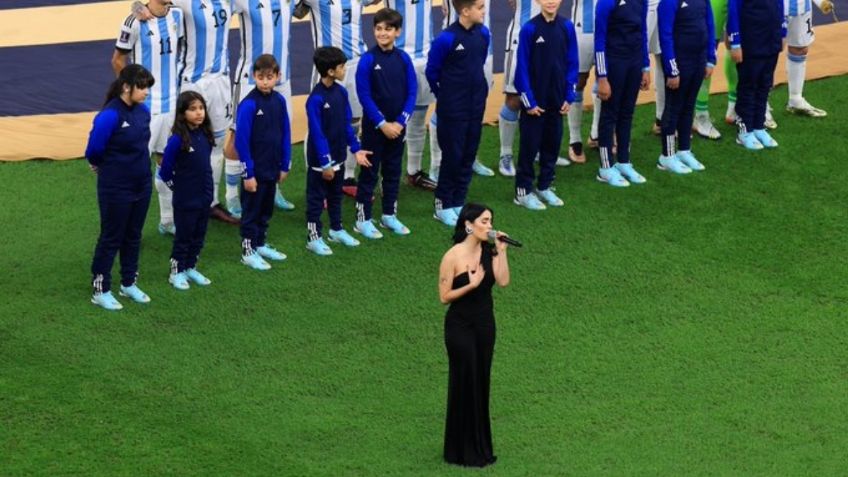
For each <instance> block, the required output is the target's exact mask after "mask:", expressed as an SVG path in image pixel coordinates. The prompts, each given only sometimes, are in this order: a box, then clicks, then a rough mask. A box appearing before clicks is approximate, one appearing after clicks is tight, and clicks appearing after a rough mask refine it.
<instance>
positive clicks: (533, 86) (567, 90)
mask: <svg viewBox="0 0 848 477" xmlns="http://www.w3.org/2000/svg"><path fill="white" fill-rule="evenodd" d="M536 1H537V2H538V3H539V5H541V7H542V8H541V13H540V14H539V15H536V16H535V17H533V18H532V19H531V20H530V21H528V22H527V23H525V24H524V26H523V27H521V33H520V34H519V40H518V64H517V65H516V69H515V89H516V91H517V92H518V94H519V96H520V98H521V103H522V107H523V111H522V113H521V117H520V119H519V127H520V128H521V136H520V138H521V139H520V145H519V152H518V171H517V173H516V175H515V199H514V202H515V203H516V204H517V205H520V206H522V207H526V208H528V209H530V210H542V209H545V203H547V204H548V205H550V206H553V207H559V206H562V205H563V202H562V199H560V198H559V197H557V195H556V194H555V193H554V192H553V190H551V184H552V183H553V180H554V169H555V167H556V161H557V156H558V153H559V146H560V142H561V141H562V116H563V115H564V114H567V113H568V110H569V108H570V106H571V103H573V102H574V99H575V98H574V96H575V95H574V85H575V83H577V69H578V64H579V60H578V56H577V35H576V33H575V32H574V24H573V23H571V21H570V20H566V19H565V18H563V17H561V16H559V15H558V14H557V11H558V10H559V7H560V5H561V4H562V0H536ZM537 154H538V155H539V165H540V170H539V178H538V183H537V187H536V191H535V193H534V192H533V181H534V179H535V178H536V177H535V176H536V173H535V171H534V166H533V160H534V158H535V157H536V155H537Z"/></svg>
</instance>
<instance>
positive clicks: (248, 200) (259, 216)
mask: <svg viewBox="0 0 848 477" xmlns="http://www.w3.org/2000/svg"><path fill="white" fill-rule="evenodd" d="M276 192H277V182H276V181H257V182H256V192H247V191H246V190H244V181H242V187H241V210H242V212H241V238H242V248H243V249H244V250H243V252H244V253H245V254H248V253H250V252H252V250H253V249H256V248H258V247H261V246H263V245H265V238H266V236H267V234H268V223H269V222H270V221H271V216H272V215H273V214H274V194H275V193H276ZM207 212H208V211H207Z"/></svg>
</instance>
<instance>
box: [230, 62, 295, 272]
mask: <svg viewBox="0 0 848 477" xmlns="http://www.w3.org/2000/svg"><path fill="white" fill-rule="evenodd" d="M279 80H280V64H279V63H277V60H276V59H275V58H274V56H273V55H268V54H264V55H260V56H259V57H258V58H256V61H255V62H254V63H253V81H254V83H255V84H256V87H255V88H254V89H253V90H252V91H251V92H250V93H248V94H247V96H246V97H245V98H244V100H243V101H242V102H241V103H240V104H239V107H238V112H237V114H236V132H235V149H236V151H237V152H238V156H239V161H240V162H241V163H242V166H243V169H244V175H243V176H242V190H241V208H242V216H241V237H242V257H241V261H242V263H244V264H245V265H247V266H248V267H250V268H252V269H254V270H268V269H270V268H271V265H270V264H268V262H266V261H265V260H263V258H267V259H269V260H275V261H282V260H285V259H286V256H285V254H283V253H280V252H278V251H277V250H275V249H274V248H273V247H271V246H270V245H268V244H267V243H266V242H265V238H266V234H267V232H268V222H269V221H270V220H271V216H272V215H273V213H274V194H275V193H276V189H277V182H283V181H284V180H285V179H286V177H287V176H288V173H289V166H290V165H291V124H290V123H289V114H288V109H287V107H286V100H285V98H284V97H283V95H282V94H280V93H278V92H277V91H275V90H274V87H275V86H276V85H277V83H278V82H279Z"/></svg>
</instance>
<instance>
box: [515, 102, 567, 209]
mask: <svg viewBox="0 0 848 477" xmlns="http://www.w3.org/2000/svg"><path fill="white" fill-rule="evenodd" d="M518 127H519V130H520V131H521V135H520V138H519V149H518V168H517V170H516V172H515V195H516V196H523V195H526V194H529V193H531V192H533V181H534V180H535V179H536V171H535V167H534V162H535V160H536V155H537V154H538V155H539V182H538V185H537V189H538V190H546V189H548V188H549V187H550V186H551V183H553V181H554V177H555V169H556V161H557V158H558V157H559V145H560V142H561V141H562V115H561V114H560V113H559V109H547V110H545V112H544V113H542V115H541V116H531V115H529V114H527V113H526V112H522V113H521V117H520V118H519V120H518Z"/></svg>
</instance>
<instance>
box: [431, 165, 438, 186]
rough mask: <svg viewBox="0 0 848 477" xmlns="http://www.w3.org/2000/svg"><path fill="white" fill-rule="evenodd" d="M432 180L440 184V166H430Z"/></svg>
mask: <svg viewBox="0 0 848 477" xmlns="http://www.w3.org/2000/svg"><path fill="white" fill-rule="evenodd" d="M429 175H430V180H431V181H433V184H436V185H438V184H439V168H438V167H431V168H430V174H429Z"/></svg>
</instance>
